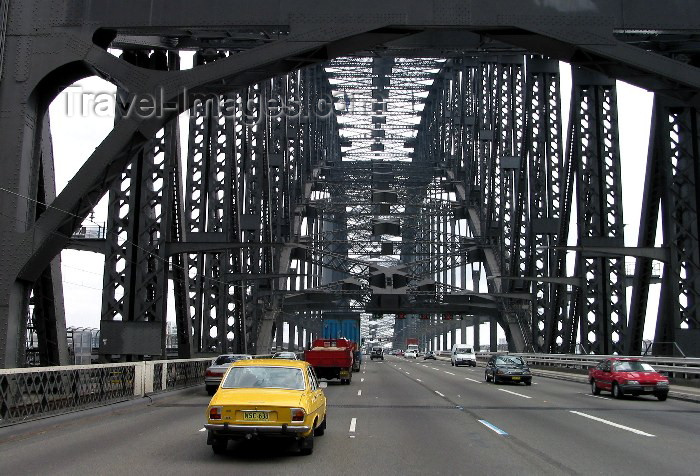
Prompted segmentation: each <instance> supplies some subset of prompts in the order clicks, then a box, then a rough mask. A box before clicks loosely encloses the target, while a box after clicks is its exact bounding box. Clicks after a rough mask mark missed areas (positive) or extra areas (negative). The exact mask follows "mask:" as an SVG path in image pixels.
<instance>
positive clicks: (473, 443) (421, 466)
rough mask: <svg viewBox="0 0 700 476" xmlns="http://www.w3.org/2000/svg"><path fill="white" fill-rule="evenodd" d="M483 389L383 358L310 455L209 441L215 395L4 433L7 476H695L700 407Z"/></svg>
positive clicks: (445, 368)
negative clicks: (216, 448)
mask: <svg viewBox="0 0 700 476" xmlns="http://www.w3.org/2000/svg"><path fill="white" fill-rule="evenodd" d="M534 382H535V384H534V385H532V386H530V387H526V386H524V385H522V384H521V385H515V384H499V385H495V384H491V383H488V384H487V383H485V382H484V376H483V369H482V368H476V369H473V368H470V367H460V368H454V367H451V366H450V364H449V362H443V361H423V360H422V359H419V360H417V361H414V360H411V361H408V360H404V359H400V358H396V357H388V358H387V360H385V361H384V362H381V361H374V362H366V363H365V364H364V365H363V369H362V372H360V373H357V374H355V375H354V377H353V381H352V384H351V385H349V386H347V385H337V384H330V385H329V387H328V388H327V389H326V395H327V397H328V403H329V416H328V429H327V431H326V434H325V435H324V436H322V437H317V438H316V442H315V449H314V453H313V454H312V455H311V456H299V455H297V454H296V452H295V449H294V446H293V445H290V444H287V443H285V442H280V441H272V440H268V441H253V442H241V443H237V444H233V443H232V444H230V445H229V448H228V451H227V454H225V455H221V456H217V455H214V454H213V452H212V451H211V448H210V447H209V446H207V445H206V433H205V432H204V431H200V430H201V429H202V428H203V422H204V411H205V408H206V404H207V403H208V400H209V397H207V395H206V393H205V391H204V388H203V387H198V388H194V389H189V390H187V391H183V392H178V393H177V394H176V395H172V396H169V397H165V398H160V399H158V400H156V401H154V402H153V403H151V404H150V405H146V404H133V403H132V404H130V405H122V406H116V407H111V408H105V409H102V410H96V411H91V412H82V413H76V414H74V415H71V416H67V417H60V418H54V419H46V420H43V421H41V422H37V423H30V424H25V425H18V426H15V427H12V428H9V429H4V430H2V431H1V432H0V474H12V475H15V474H71V475H76V474H78V475H80V474H91V475H92V474H95V475H98V474H148V475H156V474H168V475H173V474H206V475H209V474H260V475H264V474H270V475H272V474H274V475H296V474H323V475H341V474H353V475H357V474H380V475H394V474H396V475H413V474H421V475H430V476H432V475H436V474H448V475H455V474H470V475H473V474H476V475H489V474H498V475H503V474H537V475H540V474H616V475H620V474H664V475H665V474H697V473H698V471H699V469H698V468H700V451H698V443H700V406H699V405H698V404H696V403H690V402H683V401H674V400H667V401H665V402H659V401H657V400H656V399H655V398H653V397H638V398H626V399H624V400H614V399H612V398H611V397H609V396H608V395H607V394H606V393H603V394H602V395H601V396H600V397H594V396H592V395H590V394H589V390H588V387H587V386H586V385H582V384H579V383H575V382H566V381H561V380H553V379H547V378H535V379H534Z"/></svg>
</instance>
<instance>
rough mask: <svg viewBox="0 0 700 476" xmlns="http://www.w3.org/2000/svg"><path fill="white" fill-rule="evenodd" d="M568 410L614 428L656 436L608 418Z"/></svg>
mask: <svg viewBox="0 0 700 476" xmlns="http://www.w3.org/2000/svg"><path fill="white" fill-rule="evenodd" d="M570 412H571V413H573V414H574V415H580V416H582V417H584V418H588V419H590V420H595V421H598V422H600V423H605V424H606V425H610V426H614V427H615V428H619V429H621V430H627V431H631V432H632V433H636V434H638V435H642V436H649V437H651V438H654V437H656V435H652V434H651V433H647V432H646V431H642V430H637V429H636V428H631V427H629V426H625V425H620V424H619V423H615V422H612V421H610V420H605V419H603V418H598V417H594V416H593V415H589V414H587V413H582V412H577V411H575V410H570Z"/></svg>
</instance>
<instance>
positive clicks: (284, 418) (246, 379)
mask: <svg viewBox="0 0 700 476" xmlns="http://www.w3.org/2000/svg"><path fill="white" fill-rule="evenodd" d="M326 385H327V384H326V383H325V382H320V383H319V381H318V379H317V378H316V374H315V373H314V371H313V368H312V367H311V366H310V365H309V364H308V362H304V361H300V360H283V359H274V360H273V359H254V360H239V361H238V362H235V363H234V364H232V365H231V367H229V369H228V371H227V372H226V374H225V375H224V377H223V378H222V379H221V385H220V386H219V389H218V390H217V392H216V394H215V395H214V397H213V398H212V399H211V402H209V407H208V408H207V423H206V425H204V427H205V428H206V429H207V430H208V435H207V444H208V445H211V447H212V449H213V450H214V453H216V454H220V453H223V452H224V451H226V447H227V445H228V440H232V439H243V438H245V439H252V438H255V437H258V436H283V437H290V438H295V439H296V440H297V442H298V444H299V450H300V452H301V453H302V454H307V455H308V454H311V453H312V452H313V449H314V435H315V436H321V435H323V433H324V432H325V430H326V396H325V395H324V394H323V390H322V389H323V388H325V387H326Z"/></svg>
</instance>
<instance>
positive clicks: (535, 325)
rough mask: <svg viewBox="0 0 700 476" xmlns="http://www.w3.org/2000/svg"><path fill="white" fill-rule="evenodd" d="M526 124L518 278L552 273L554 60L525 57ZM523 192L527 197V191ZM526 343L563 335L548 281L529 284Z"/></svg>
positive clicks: (556, 194)
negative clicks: (529, 329) (529, 337)
mask: <svg viewBox="0 0 700 476" xmlns="http://www.w3.org/2000/svg"><path fill="white" fill-rule="evenodd" d="M526 97H527V100H526V101H527V103H528V118H527V126H526V134H527V138H526V143H527V150H526V151H525V153H526V154H527V156H526V157H527V163H526V164H524V165H526V167H527V168H526V169H524V170H523V172H524V173H525V171H527V172H526V173H527V174H528V175H527V179H528V180H527V182H528V185H527V187H524V188H525V190H524V191H522V192H521V193H522V199H521V206H522V209H521V216H522V215H525V216H529V218H525V219H523V223H524V224H525V225H526V226H525V228H526V231H524V232H523V235H524V236H525V237H526V241H525V243H526V245H525V247H524V249H523V250H522V251H521V253H519V255H521V256H522V258H523V263H524V264H525V268H524V269H521V273H522V274H520V275H521V276H531V277H552V276H555V275H556V272H557V271H556V266H555V265H556V251H555V250H554V249H551V247H552V246H553V245H555V244H556V243H557V235H558V233H559V229H560V215H559V214H560V212H561V205H562V204H561V200H562V183H563V177H562V171H563V153H562V143H561V106H560V103H561V101H560V91H559V63H558V62H557V61H555V60H547V59H539V58H528V61H527V96H526ZM528 191H529V196H528V195H527V192H528ZM532 293H533V314H532V324H531V327H532V343H533V346H534V350H535V351H536V352H556V350H557V346H558V345H561V343H562V341H563V338H562V336H561V333H562V331H563V323H562V322H561V320H560V319H559V316H558V315H557V314H556V312H555V310H554V309H553V307H552V303H551V293H550V284H548V283H545V282H542V281H534V282H533V283H532Z"/></svg>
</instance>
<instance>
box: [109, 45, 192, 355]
mask: <svg viewBox="0 0 700 476" xmlns="http://www.w3.org/2000/svg"><path fill="white" fill-rule="evenodd" d="M123 58H124V59H125V60H126V61H128V62H129V63H132V64H135V65H137V66H141V67H145V68H150V69H158V70H167V69H178V67H179V65H178V63H177V57H176V56H171V57H170V58H168V55H167V54H166V53H165V52H162V51H156V52H153V53H151V54H150V55H149V53H148V52H146V51H138V52H133V51H127V52H124V53H123ZM169 60H170V62H169ZM117 96H118V101H117V108H118V109H117V111H116V121H117V122H119V121H120V120H121V119H122V117H123V116H125V115H126V114H127V113H128V110H129V107H130V105H131V101H132V100H133V98H131V97H129V96H127V95H125V94H124V93H123V91H118V94H117ZM176 128H177V121H171V122H170V123H168V124H166V126H165V127H164V128H163V129H161V130H160V131H159V132H158V133H157V134H156V136H155V137H153V138H151V139H150V140H149V141H148V142H147V143H146V145H145V146H144V147H143V148H142V149H141V150H139V151H138V152H136V154H135V155H134V156H133V158H132V160H131V161H130V162H129V163H128V165H127V167H126V169H125V170H124V171H123V172H122V174H121V177H120V179H119V180H116V181H115V182H114V184H113V185H112V187H110V192H109V204H108V223H107V237H106V238H107V246H108V252H107V255H106V257H105V274H104V288H103V301H102V320H101V323H100V329H101V343H100V354H102V355H110V354H119V355H121V358H122V359H127V360H128V359H132V358H135V359H140V358H141V356H142V355H144V354H150V355H161V356H163V357H165V312H166V311H165V307H166V298H167V279H168V266H167V261H165V260H164V259H163V258H162V256H161V254H160V252H161V250H162V247H163V245H164V243H165V237H166V235H167V234H168V232H167V231H166V230H167V229H168V228H169V227H170V223H169V222H168V221H167V220H166V219H164V218H165V217H166V214H165V213H164V210H163V203H164V200H165V197H166V196H170V195H171V190H170V188H171V185H172V182H171V181H170V180H169V177H168V176H167V175H166V174H167V168H168V165H167V164H169V163H171V162H172V161H173V160H176V159H177V155H176V153H175V152H174V151H173V149H172V148H173V147H176V143H175V142H174V141H173V140H172V135H174V134H176ZM122 340H124V341H125V342H126V341H127V340H128V341H129V342H128V343H126V344H125V345H122V344H120V342H122Z"/></svg>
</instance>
